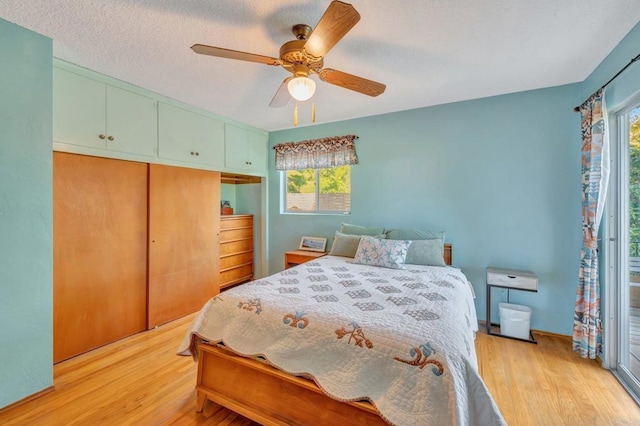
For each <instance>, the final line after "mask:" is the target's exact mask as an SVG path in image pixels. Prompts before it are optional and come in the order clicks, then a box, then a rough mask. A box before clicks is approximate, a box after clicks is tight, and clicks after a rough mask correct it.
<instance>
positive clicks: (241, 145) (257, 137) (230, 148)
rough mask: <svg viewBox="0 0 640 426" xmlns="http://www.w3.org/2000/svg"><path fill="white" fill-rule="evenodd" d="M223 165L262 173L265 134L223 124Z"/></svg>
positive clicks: (264, 154) (264, 164) (265, 154)
mask: <svg viewBox="0 0 640 426" xmlns="http://www.w3.org/2000/svg"><path fill="white" fill-rule="evenodd" d="M225 148H226V150H225V166H226V167H227V168H228V169H234V170H243V171H249V172H255V173H260V174H264V173H266V170H267V135H266V134H263V133H258V132H254V131H252V130H248V129H244V128H241V127H237V126H234V125H232V124H226V125H225Z"/></svg>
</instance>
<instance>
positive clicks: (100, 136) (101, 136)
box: [98, 135, 106, 139]
mask: <svg viewBox="0 0 640 426" xmlns="http://www.w3.org/2000/svg"><path fill="white" fill-rule="evenodd" d="M98 137H99V138H100V139H104V138H106V136H105V135H98Z"/></svg>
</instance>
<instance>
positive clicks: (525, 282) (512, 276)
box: [487, 268, 538, 291]
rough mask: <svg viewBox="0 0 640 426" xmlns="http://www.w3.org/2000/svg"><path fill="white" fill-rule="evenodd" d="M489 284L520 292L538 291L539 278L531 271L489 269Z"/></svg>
mask: <svg viewBox="0 0 640 426" xmlns="http://www.w3.org/2000/svg"><path fill="white" fill-rule="evenodd" d="M487 284H489V285H495V286H500V287H507V288H515V289H520V290H530V291H538V277H537V276H536V274H534V273H533V272H529V271H517V270H513V269H499V268H487Z"/></svg>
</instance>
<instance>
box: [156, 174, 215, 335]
mask: <svg viewBox="0 0 640 426" xmlns="http://www.w3.org/2000/svg"><path fill="white" fill-rule="evenodd" d="M219 230H220V173H218V172H211V171H207V170H197V169H187V168H181V167H170V166H162V165H158V164H150V165H149V289H148V295H149V301H148V306H149V310H148V316H149V317H148V327H149V328H153V327H155V326H157V325H160V324H164V323H166V322H168V321H171V320H174V319H176V318H180V317H182V316H184V315H187V314H190V313H192V312H196V311H197V310H199V309H200V308H202V306H203V305H204V303H205V302H206V301H207V300H209V299H210V298H212V297H213V296H215V295H216V294H218V293H219V291H220V289H219V284H218V282H219V262H220V261H219V257H220V252H219Z"/></svg>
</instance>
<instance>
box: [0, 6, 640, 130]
mask: <svg viewBox="0 0 640 426" xmlns="http://www.w3.org/2000/svg"><path fill="white" fill-rule="evenodd" d="M329 3H330V1H329V0H322V1H318V0H307V1H304V0H279V1H277V0H259V1H258V0H253V1H252V0H1V1H0V17H2V18H4V19H6V20H8V21H11V22H15V23H17V24H18V25H21V26H23V27H26V28H29V29H31V30H33V31H36V32H38V33H41V34H44V35H46V36H48V37H51V38H52V39H53V41H54V43H53V53H54V56H55V57H58V58H61V59H64V60H67V61H69V62H72V63H75V64H78V65H81V66H84V67H87V68H90V69H93V70H96V71H99V72H101V73H104V74H107V75H109V76H112V77H115V78H118V79H121V80H124V81H126V82H129V83H132V84H135V85H137V86H140V87H143V88H146V89H149V90H152V91H154V92H158V93H160V94H163V95H165V96H168V97H171V98H173V99H176V100H179V101H182V102H185V103H188V104H191V105H194V106H197V107H200V108H203V109H205V110H208V111H211V112H214V113H216V114H219V115H222V116H225V117H229V118H232V119H234V120H237V121H240V122H243V123H246V124H249V125H252V126H255V127H258V128H261V129H264V130H268V131H272V130H278V129H284V128H290V127H292V115H293V102H290V104H289V105H288V106H287V107H284V108H270V107H269V102H270V101H271V98H272V97H273V95H274V93H275V91H276V89H277V88H278V86H279V85H280V83H281V82H282V80H283V79H284V78H285V77H287V76H288V75H289V74H288V73H287V72H286V71H285V70H284V69H282V68H279V67H271V66H266V65H260V64H256V63H250V62H243V61H233V60H229V59H222V58H214V57H207V56H202V55H197V54H195V53H193V52H192V51H191V49H190V46H191V45H192V44H194V43H202V44H209V45H213V46H219V47H225V48H229V49H235V50H241V51H246V52H251V53H257V54H262V55H266V56H274V57H277V56H278V51H279V48H280V45H282V44H283V43H284V42H286V41H288V40H291V39H293V35H292V34H291V27H292V26H293V25H294V24H298V23H306V24H309V25H311V26H312V27H313V26H315V24H316V23H317V22H318V20H319V19H320V17H321V16H322V14H323V12H324V10H325V9H326V8H327V6H328V5H329ZM351 3H352V4H353V6H354V7H355V8H356V9H357V10H358V12H359V13H360V15H361V20H360V22H359V23H358V24H356V26H355V27H354V28H353V29H352V30H351V31H350V32H349V33H348V34H347V35H346V36H345V37H344V38H343V39H342V40H341V41H340V42H339V43H338V44H337V45H336V47H334V48H333V50H331V51H330V52H329V53H328V54H327V55H326V56H325V67H329V68H334V69H338V70H340V71H344V72H347V73H350V74H356V75H359V76H362V77H365V78H368V79H371V80H375V81H379V82H382V83H385V84H386V85H387V90H386V92H385V93H384V94H382V95H380V96H378V97H376V98H371V97H368V96H365V95H362V94H359V93H356V92H352V91H350V90H346V89H342V88H339V87H336V86H333V85H330V84H328V83H324V82H320V81H318V88H317V91H316V96H315V102H316V108H317V122H318V123H326V122H331V121H339V120H345V119H349V118H355V117H362V116H367V115H375V114H382V113H386V112H392V111H400V110H406V109H412V108H418V107H424V106H429V105H436V104H442V103H448V102H455V101H460V100H467V99H473V98H479V97H485V96H492V95H498V94H504V93H511V92H518V91H523V90H530V89H537V88H541V87H550V86H557V85H561V84H566V83H573V82H578V81H582V80H584V79H585V78H586V77H587V76H588V75H589V74H590V73H591V71H593V69H594V68H595V67H596V66H597V65H598V64H599V63H600V62H601V61H602V60H603V59H604V58H605V57H606V55H607V54H608V53H609V52H610V51H611V50H612V49H613V48H614V47H615V46H616V44H617V43H618V42H619V41H620V40H621V39H622V38H623V37H624V36H625V35H626V34H627V33H628V32H629V31H630V30H631V28H633V26H634V25H635V24H636V23H637V22H638V21H640V1H638V0H606V1H604V0H536V1H532V0H352V2H351ZM2 42H3V41H2V40H0V43H2ZM309 111H310V104H308V103H304V104H301V105H300V126H304V125H309V124H311V123H310V112H309Z"/></svg>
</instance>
